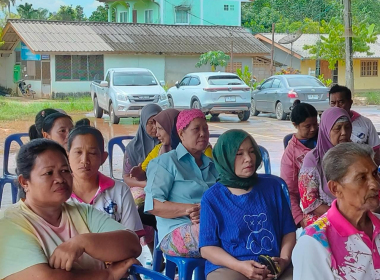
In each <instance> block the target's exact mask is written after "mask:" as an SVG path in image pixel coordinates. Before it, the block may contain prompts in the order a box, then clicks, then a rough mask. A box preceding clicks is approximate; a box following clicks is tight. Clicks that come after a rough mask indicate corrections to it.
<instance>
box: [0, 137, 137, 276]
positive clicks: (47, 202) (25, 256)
mask: <svg viewBox="0 0 380 280" xmlns="http://www.w3.org/2000/svg"><path fill="white" fill-rule="evenodd" d="M17 173H18V176H19V177H18V181H19V183H20V185H21V186H22V187H23V188H24V190H25V192H26V199H25V201H22V200H20V201H19V202H18V203H17V204H15V205H13V206H11V207H9V208H7V209H6V210H5V211H2V212H0V248H1V253H0V279H5V280H18V279H29V280H34V279H35V280H37V279H38V280H45V279H46V280H50V279H93V280H95V279H99V280H105V279H110V280H112V279H121V278H123V277H124V275H125V273H126V272H127V270H128V268H129V267H130V265H131V264H133V263H137V261H136V260H133V259H132V260H128V259H131V258H136V257H138V256H139V255H140V253H141V246H140V244H139V241H138V238H137V235H136V234H135V233H134V232H131V231H128V230H125V227H124V226H123V225H121V224H119V223H118V222H116V221H114V220H113V219H111V218H109V217H108V216H107V215H105V214H103V213H101V212H99V211H98V210H96V209H95V208H93V207H91V206H89V205H86V204H76V203H66V201H67V199H68V198H69V197H70V195H71V191H72V182H73V178H72V176H71V173H70V167H69V163H68V159H67V154H66V151H65V149H64V148H63V147H62V146H60V145H59V144H57V143H56V142H54V141H51V140H47V139H36V140H34V141H31V142H29V143H27V144H26V145H24V146H22V147H21V149H20V152H19V154H18V155H17ZM105 262H112V263H113V264H112V265H111V266H110V267H108V268H106V267H105Z"/></svg>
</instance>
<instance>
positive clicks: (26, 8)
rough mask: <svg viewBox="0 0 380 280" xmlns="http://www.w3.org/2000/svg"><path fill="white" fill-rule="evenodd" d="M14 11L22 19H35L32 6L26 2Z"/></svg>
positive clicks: (34, 11)
mask: <svg viewBox="0 0 380 280" xmlns="http://www.w3.org/2000/svg"><path fill="white" fill-rule="evenodd" d="M16 10H17V13H18V14H19V15H20V18H22V19H34V18H35V17H36V10H35V9H34V8H33V4H29V3H27V2H26V3H25V4H24V5H22V4H20V5H18V7H17V9H16Z"/></svg>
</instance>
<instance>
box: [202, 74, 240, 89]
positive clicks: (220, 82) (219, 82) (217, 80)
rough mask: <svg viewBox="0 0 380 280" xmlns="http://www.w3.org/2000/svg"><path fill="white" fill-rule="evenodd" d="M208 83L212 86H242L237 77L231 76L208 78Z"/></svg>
mask: <svg viewBox="0 0 380 280" xmlns="http://www.w3.org/2000/svg"><path fill="white" fill-rule="evenodd" d="M208 83H209V85H213V86H214V85H215V86H227V85H231V86H232V85H244V83H243V81H242V80H240V78H239V77H237V76H231V75H224V76H211V77H209V78H208Z"/></svg>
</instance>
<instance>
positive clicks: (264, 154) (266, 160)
mask: <svg viewBox="0 0 380 280" xmlns="http://www.w3.org/2000/svg"><path fill="white" fill-rule="evenodd" d="M259 149H260V152H261V157H262V158H263V164H264V170H265V174H272V168H271V166H270V157H269V153H268V150H267V149H265V148H264V147H263V146H260V145H259Z"/></svg>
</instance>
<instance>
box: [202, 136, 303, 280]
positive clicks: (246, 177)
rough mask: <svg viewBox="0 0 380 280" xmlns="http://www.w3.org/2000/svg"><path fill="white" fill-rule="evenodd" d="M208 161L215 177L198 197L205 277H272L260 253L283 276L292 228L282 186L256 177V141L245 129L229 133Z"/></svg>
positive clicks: (243, 279)
mask: <svg viewBox="0 0 380 280" xmlns="http://www.w3.org/2000/svg"><path fill="white" fill-rule="evenodd" d="M213 157H214V161H215V166H216V169H217V170H218V172H219V179H218V182H217V183H216V184H215V185H214V186H212V187H211V188H210V189H209V190H207V191H206V192H205V194H204V195H203V197H202V202H201V215H200V234H199V247H200V251H201V254H202V257H203V258H205V259H207V262H206V275H207V279H208V280H213V279H217V280H219V279H221V280H223V279H226V280H227V279H228V280H229V279H234V280H247V279H271V278H273V277H274V276H275V275H272V274H270V273H269V270H268V269H267V268H266V266H264V265H262V264H261V263H259V262H260V261H259V255H267V256H269V257H272V259H273V261H274V262H277V263H278V266H279V271H280V273H281V272H284V271H285V269H286V268H287V267H288V266H289V264H290V263H291V253H292V250H293V247H294V245H295V243H296V234H295V230H296V227H295V224H294V221H293V218H292V214H291V211H290V208H289V206H288V202H287V200H286V198H285V195H284V193H283V191H282V187H281V185H280V184H279V183H278V182H277V181H276V180H274V179H271V178H259V177H258V176H257V173H256V171H257V169H258V167H259V166H260V164H261V161H262V158H261V153H260V149H259V146H258V145H257V144H256V141H255V140H254V139H253V138H252V136H250V135H249V134H248V133H247V132H245V131H244V130H240V129H239V130H238V129H233V130H229V131H227V132H225V133H223V134H222V135H221V136H220V137H219V139H218V141H217V143H216V145H215V147H214V150H213ZM281 279H289V278H284V277H281ZM290 279H291V278H290Z"/></svg>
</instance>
